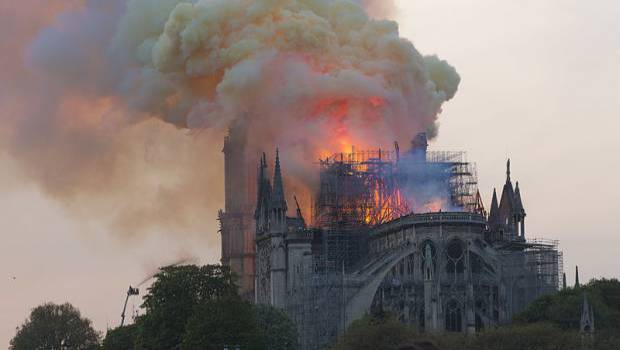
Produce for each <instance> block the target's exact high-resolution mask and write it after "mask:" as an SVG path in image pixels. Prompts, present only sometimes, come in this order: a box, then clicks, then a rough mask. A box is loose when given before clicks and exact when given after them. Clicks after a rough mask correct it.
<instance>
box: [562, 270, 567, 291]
mask: <svg viewBox="0 0 620 350" xmlns="http://www.w3.org/2000/svg"><path fill="white" fill-rule="evenodd" d="M562 289H566V274H565V273H564V272H562Z"/></svg>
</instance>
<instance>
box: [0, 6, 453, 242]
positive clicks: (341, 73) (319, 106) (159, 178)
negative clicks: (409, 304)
mask: <svg viewBox="0 0 620 350" xmlns="http://www.w3.org/2000/svg"><path fill="white" fill-rule="evenodd" d="M60 3H63V4H66V7H63V6H61V7H60V8H55V9H52V10H42V11H44V12H45V11H51V13H56V14H57V16H56V17H55V19H54V20H52V21H49V20H47V21H43V23H47V24H46V25H42V26H41V27H39V28H37V29H38V33H37V34H36V35H34V36H33V33H34V31H33V30H32V29H30V30H25V29H23V28H18V29H23V30H21V31H18V34H17V36H18V37H19V40H21V43H20V44H16V47H18V48H19V49H20V50H18V54H19V55H22V57H21V58H20V59H15V61H14V62H11V64H12V65H13V66H15V67H16V69H17V71H18V72H19V74H15V73H3V74H5V75H7V76H3V78H8V79H7V80H5V81H8V82H9V84H11V83H13V85H14V86H17V87H13V88H12V89H11V90H10V91H11V92H10V93H6V94H5V93H3V95H4V96H1V97H0V98H2V101H10V105H9V104H7V106H9V107H8V110H6V111H4V112H3V113H5V116H6V119H7V122H6V123H3V124H4V125H3V126H2V129H1V130H0V135H2V137H3V139H6V142H4V141H3V142H2V146H3V147H6V149H7V150H8V152H9V154H10V156H11V157H12V158H14V159H16V160H17V162H18V163H19V164H20V165H21V167H20V168H21V169H22V171H23V172H24V175H25V177H26V178H29V179H33V180H34V181H35V182H36V183H37V184H39V185H40V186H41V187H42V188H43V189H44V190H45V191H46V192H47V193H49V194H51V195H53V196H55V197H56V198H58V199H60V200H63V201H65V202H66V203H67V204H68V205H69V207H71V208H72V209H73V210H74V212H76V213H80V214H84V215H86V216H87V217H89V216H92V215H95V216H97V217H103V218H105V220H106V221H109V224H110V225H112V227H114V228H115V229H117V230H118V231H119V232H124V233H127V232H131V233H135V232H141V231H144V230H150V229H153V228H158V229H163V230H165V229H174V230H177V231H178V230H180V231H185V230H188V231H204V230H206V229H212V227H213V223H214V216H215V209H216V208H217V207H219V206H221V198H222V194H221V193H220V190H218V191H216V192H215V195H214V197H213V198H209V197H208V196H209V195H210V194H213V193H214V191H213V188H217V189H219V188H221V187H222V186H221V181H222V180H221V165H220V164H221V158H220V153H219V152H220V150H221V142H222V136H223V134H224V133H225V131H226V129H227V128H228V127H229V126H230V125H231V123H233V122H243V123H245V124H246V125H247V126H248V129H249V130H251V132H250V133H248V135H249V136H248V148H249V149H251V150H256V152H258V151H260V150H270V149H273V148H274V147H275V145H278V146H280V148H281V149H282V150H283V156H284V157H285V158H286V160H284V162H285V164H288V166H289V169H287V170H288V172H287V175H290V176H292V177H293V178H297V179H301V180H300V181H302V182H304V181H306V179H305V177H306V176H307V175H306V174H307V173H308V171H307V168H305V166H304V164H311V163H312V161H314V160H316V158H318V157H319V156H321V155H323V154H324V152H337V151H341V150H343V149H344V148H346V147H350V146H351V145H359V146H375V145H389V144H391V143H392V141H394V140H398V141H402V142H407V141H408V140H409V138H410V137H411V136H412V135H414V134H416V133H417V132H419V131H427V132H429V135H431V136H432V135H434V134H436V130H437V126H436V119H437V116H438V114H439V113H440V111H441V106H442V104H443V103H444V102H445V101H447V100H449V99H450V98H452V97H453V96H454V94H455V93H456V90H457V87H458V84H459V81H460V78H459V76H458V74H457V73H456V71H455V69H454V68H453V67H451V66H450V65H448V64H447V63H446V62H445V61H443V60H441V59H439V58H437V57H436V56H423V55H421V54H420V53H419V52H418V51H417V50H416V49H415V47H414V46H413V45H412V44H411V42H409V41H408V40H406V39H403V38H401V37H400V36H399V34H398V26H397V24H396V23H395V22H393V21H389V20H375V19H372V18H371V17H369V15H368V14H367V12H366V11H365V9H364V7H362V6H360V5H359V4H358V3H356V2H352V1H346V0H254V1H251V0H198V1H181V0H129V1H124V0H111V1H97V0H90V1H88V0H87V1H83V2H82V1H67V2H66V3H65V2H62V1H61V2H60ZM361 3H362V4H363V5H364V6H365V7H366V8H367V9H368V10H370V11H372V13H373V16H374V17H376V18H384V17H386V16H389V15H390V11H393V6H389V4H391V2H381V1H361ZM385 4H388V6H383V5H385ZM57 6H58V5H57ZM50 17H52V18H54V17H53V16H50ZM15 25H16V26H17V24H15ZM3 35H4V36H6V35H8V34H6V33H5V34H3ZM3 52H4V50H3ZM3 80H4V79H3ZM3 119H4V116H3ZM162 122H163V123H162ZM209 211H210V212H211V213H213V215H212V216H207V217H206V219H205V213H207V214H208V215H210V213H209Z"/></svg>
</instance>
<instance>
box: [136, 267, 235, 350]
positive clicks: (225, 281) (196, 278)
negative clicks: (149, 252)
mask: <svg viewBox="0 0 620 350" xmlns="http://www.w3.org/2000/svg"><path fill="white" fill-rule="evenodd" d="M234 297H237V287H236V285H235V284H234V282H233V275H232V273H231V272H230V269H228V268H227V267H225V266H220V265H206V266H201V267H198V266H195V265H184V266H167V267H163V268H161V269H160V272H159V273H158V274H156V275H155V282H154V283H153V285H152V286H151V287H150V288H149V290H148V294H147V295H146V296H145V297H144V303H143V305H142V306H143V307H144V308H145V309H146V314H145V315H144V316H142V317H140V318H139V319H138V322H137V324H138V335H137V342H136V345H137V346H136V347H137V348H138V349H145V350H146V349H148V350H160V349H161V350H170V349H178V348H179V347H180V345H181V343H182V341H183V334H184V333H185V325H186V324H187V322H188V320H189V319H190V318H191V317H192V315H193V313H194V308H195V307H196V306H198V305H200V304H203V303H207V302H209V301H214V300H218V299H220V298H234Z"/></svg>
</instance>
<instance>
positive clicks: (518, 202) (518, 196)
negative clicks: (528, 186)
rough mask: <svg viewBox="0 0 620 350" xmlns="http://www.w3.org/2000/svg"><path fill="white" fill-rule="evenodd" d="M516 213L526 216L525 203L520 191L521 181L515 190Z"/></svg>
mask: <svg viewBox="0 0 620 350" xmlns="http://www.w3.org/2000/svg"><path fill="white" fill-rule="evenodd" d="M514 211H515V212H517V213H519V214H525V209H523V202H522V201H521V190H519V181H517V187H516V188H515V208H514Z"/></svg>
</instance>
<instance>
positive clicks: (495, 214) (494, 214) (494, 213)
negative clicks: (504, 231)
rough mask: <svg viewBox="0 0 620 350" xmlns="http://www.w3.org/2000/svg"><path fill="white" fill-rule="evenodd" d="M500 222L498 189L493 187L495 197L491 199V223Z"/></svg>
mask: <svg viewBox="0 0 620 350" xmlns="http://www.w3.org/2000/svg"><path fill="white" fill-rule="evenodd" d="M498 223H499V204H498V202H497V191H496V190H495V188H494V189H493V199H491V211H489V224H491V225H495V224H498Z"/></svg>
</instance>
